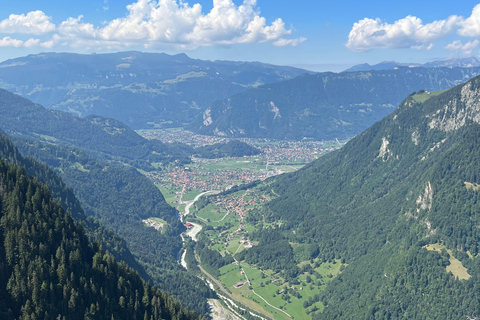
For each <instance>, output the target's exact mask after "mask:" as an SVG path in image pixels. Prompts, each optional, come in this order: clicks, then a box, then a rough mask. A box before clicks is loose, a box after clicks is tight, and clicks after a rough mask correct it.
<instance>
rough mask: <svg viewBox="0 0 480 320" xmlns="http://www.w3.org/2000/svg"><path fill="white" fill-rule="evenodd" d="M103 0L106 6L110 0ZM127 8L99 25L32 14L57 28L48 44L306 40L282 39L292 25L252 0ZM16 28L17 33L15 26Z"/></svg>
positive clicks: (146, 0)
mask: <svg viewBox="0 0 480 320" xmlns="http://www.w3.org/2000/svg"><path fill="white" fill-rule="evenodd" d="M104 5H105V6H108V0H105V1H104ZM127 10H128V14H127V15H126V16H125V17H121V18H117V19H114V20H111V21H107V22H105V23H104V25H103V26H101V27H98V26H95V25H93V24H90V23H85V22H83V16H79V17H77V18H72V17H70V18H68V19H67V20H65V21H63V22H61V23H60V24H59V25H58V26H56V27H55V26H54V25H53V24H51V22H50V18H49V17H47V16H46V15H45V14H44V13H43V12H41V11H35V12H34V13H35V16H37V17H38V21H39V22H40V20H41V19H40V18H43V21H44V22H46V23H49V25H48V28H47V27H46V26H44V28H40V27H39V26H40V25H41V24H40V23H37V24H36V26H37V29H38V30H44V32H43V33H46V32H47V30H48V32H51V31H53V30H55V33H54V34H53V35H52V36H51V37H50V39H48V40H47V41H46V42H44V43H49V45H51V46H54V45H60V46H69V47H82V48H91V49H115V48H116V49H121V48H127V47H133V46H145V47H154V48H161V49H170V50H175V49H177V50H178V49H179V50H185V49H195V48H198V47H202V46H230V45H234V44H241V43H259V42H272V43H273V44H274V45H276V46H286V45H290V46H296V45H299V44H300V43H302V42H304V41H305V40H306V39H305V38H298V39H286V38H285V37H286V36H289V35H291V33H292V30H291V29H287V28H286V27H285V23H284V22H283V20H282V19H280V18H278V19H276V20H275V21H273V22H272V23H271V24H270V25H268V24H267V22H266V19H265V18H264V17H262V16H261V15H260V11H259V9H258V8H257V3H256V0H244V1H243V4H242V5H239V6H236V5H235V4H234V3H233V2H232V0H213V8H212V10H211V11H210V12H208V13H206V14H204V13H202V6H201V5H200V4H198V3H196V4H193V5H191V6H190V5H189V4H188V3H186V2H183V1H182V0H137V2H134V3H132V4H130V5H128V6H127ZM31 14H32V13H28V14H27V16H23V17H25V18H27V17H29V16H30V15H31ZM32 15H33V14H32ZM11 17H12V16H10V18H11ZM30 20H32V19H30ZM5 21H7V20H5ZM16 30H17V33H20V32H18V30H20V29H19V28H17V29H16ZM21 30H24V31H25V32H22V33H31V34H36V33H33V32H27V30H28V28H25V29H21Z"/></svg>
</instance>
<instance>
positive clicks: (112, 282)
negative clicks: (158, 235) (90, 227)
mask: <svg viewBox="0 0 480 320" xmlns="http://www.w3.org/2000/svg"><path fill="white" fill-rule="evenodd" d="M0 204H1V206H0V217H1V218H0V293H1V294H0V316H1V318H2V319H111V318H115V319H195V318H196V316H195V314H194V313H192V312H190V311H188V310H186V309H185V308H183V307H182V306H181V305H180V304H179V303H178V302H176V301H175V300H173V299H172V298H171V297H169V296H168V295H166V294H165V293H163V292H161V291H159V290H158V289H156V288H153V287H151V286H150V285H149V284H147V283H145V282H144V281H142V279H141V278H140V277H139V275H138V274H137V273H136V272H134V271H133V270H132V269H130V268H128V267H127V266H126V265H125V264H124V263H120V264H119V263H117V262H115V260H114V258H113V257H112V256H111V255H109V254H105V253H104V252H102V251H100V250H99V249H98V248H97V247H96V246H95V245H91V244H90V243H89V242H88V240H87V237H86V236H85V234H84V231H83V229H82V228H81V227H78V226H76V225H75V223H74V222H73V220H72V218H71V217H70V216H69V215H68V214H66V213H65V212H64V210H63V208H62V207H61V206H60V205H59V204H58V203H56V202H55V201H54V200H53V199H52V197H51V195H50V192H49V190H48V188H47V187H46V186H45V185H41V184H39V183H37V182H36V180H35V179H33V178H28V176H27V173H26V172H25V170H23V169H22V168H20V167H17V166H13V165H9V164H7V163H6V162H5V161H0Z"/></svg>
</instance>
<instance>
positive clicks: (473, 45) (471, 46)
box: [445, 39, 480, 55]
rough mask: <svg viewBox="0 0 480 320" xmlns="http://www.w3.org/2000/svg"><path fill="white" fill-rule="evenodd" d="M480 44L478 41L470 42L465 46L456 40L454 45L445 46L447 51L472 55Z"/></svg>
mask: <svg viewBox="0 0 480 320" xmlns="http://www.w3.org/2000/svg"><path fill="white" fill-rule="evenodd" d="M479 44H480V42H479V41H478V40H476V39H475V40H474V41H469V42H467V43H465V44H463V43H462V42H461V41H460V40H455V41H453V42H452V43H450V44H448V45H447V46H445V49H448V50H450V51H455V52H459V53H463V54H466V55H470V54H471V53H472V50H473V49H475V48H477V47H478V45H479Z"/></svg>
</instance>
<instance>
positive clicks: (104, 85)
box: [0, 52, 307, 128]
mask: <svg viewBox="0 0 480 320" xmlns="http://www.w3.org/2000/svg"><path fill="white" fill-rule="evenodd" d="M305 72H307V71H306V70H302V69H297V68H292V67H280V66H273V65H269V64H263V63H259V62H232V61H202V60H197V59H191V58H189V57H188V56H187V55H185V54H177V55H173V56H172V55H167V54H163V53H159V54H156V53H141V52H121V53H112V54H91V55H81V54H70V53H42V54H38V55H29V56H27V57H22V58H16V59H11V60H7V61H4V62H2V63H0V88H4V89H7V90H9V91H11V92H13V93H16V94H19V95H21V96H23V97H26V98H28V99H30V100H32V101H34V102H36V103H39V104H41V105H43V106H44V107H47V108H49V109H55V110H60V111H68V112H71V113H74V114H76V115H78V116H87V115H92V114H93V115H97V116H103V117H108V118H115V119H117V120H120V121H122V122H124V123H125V124H127V125H128V126H129V127H132V128H148V127H155V126H179V125H182V124H183V123H187V122H189V121H190V120H191V119H192V117H193V116H195V115H196V114H197V113H198V112H201V111H203V110H205V109H206V108H207V107H208V106H209V105H210V104H211V103H212V102H213V101H215V100H219V99H225V98H227V97H229V96H231V95H233V94H236V93H239V92H243V91H245V90H246V89H248V88H253V87H257V86H259V85H262V84H266V83H272V82H278V81H281V80H286V79H290V78H293V77H295V76H298V75H300V74H302V73H305Z"/></svg>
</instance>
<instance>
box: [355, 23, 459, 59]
mask: <svg viewBox="0 0 480 320" xmlns="http://www.w3.org/2000/svg"><path fill="white" fill-rule="evenodd" d="M461 22H462V17H459V16H455V15H453V16H450V17H448V18H447V19H446V20H437V21H434V22H432V23H428V24H423V22H422V20H421V19H420V18H417V17H414V16H407V17H405V18H403V19H400V20H398V21H395V22H394V23H393V24H388V23H382V21H381V20H380V19H375V20H373V19H369V18H365V19H363V20H360V21H358V22H356V23H354V25H353V28H352V30H351V31H350V34H349V36H348V42H347V44H346V46H347V48H348V49H350V50H352V51H366V50H370V49H376V48H416V49H428V48H431V47H432V44H433V42H434V41H436V40H438V39H441V38H444V37H446V36H447V35H449V34H451V33H453V32H454V31H455V30H456V29H457V28H458V26H459V25H460V23H461Z"/></svg>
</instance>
